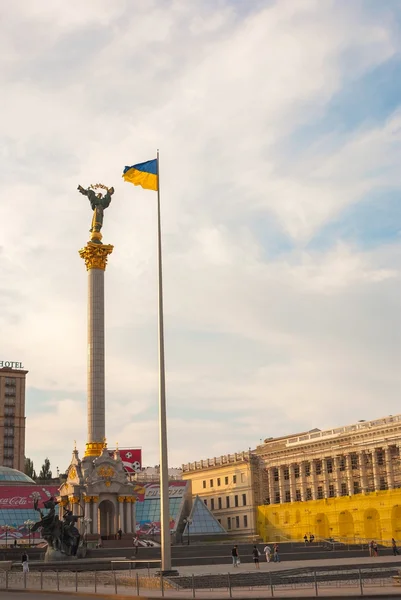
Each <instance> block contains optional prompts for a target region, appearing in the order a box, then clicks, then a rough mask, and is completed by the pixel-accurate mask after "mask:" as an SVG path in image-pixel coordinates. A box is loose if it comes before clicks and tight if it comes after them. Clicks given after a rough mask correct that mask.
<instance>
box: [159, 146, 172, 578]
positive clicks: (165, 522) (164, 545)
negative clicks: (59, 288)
mask: <svg viewBox="0 0 401 600" xmlns="http://www.w3.org/2000/svg"><path fill="white" fill-rule="evenodd" d="M157 263H158V276H159V277H158V279H159V287H158V298H159V441H160V522H161V526H160V529H161V559H162V561H161V570H162V571H170V570H171V539H170V507H169V485H168V456H167V416H166V373H165V363H164V324H163V269H162V235H161V218H160V162H159V150H158V151H157Z"/></svg>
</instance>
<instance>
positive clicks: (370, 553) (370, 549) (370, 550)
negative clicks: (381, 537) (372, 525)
mask: <svg viewBox="0 0 401 600" xmlns="http://www.w3.org/2000/svg"><path fill="white" fill-rule="evenodd" d="M369 556H373V540H372V541H371V542H369Z"/></svg>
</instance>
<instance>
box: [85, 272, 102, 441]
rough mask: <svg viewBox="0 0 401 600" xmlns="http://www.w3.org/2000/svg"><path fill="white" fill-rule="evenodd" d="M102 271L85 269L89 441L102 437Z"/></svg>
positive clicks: (99, 439)
mask: <svg viewBox="0 0 401 600" xmlns="http://www.w3.org/2000/svg"><path fill="white" fill-rule="evenodd" d="M104 360H105V359H104V271H103V270H102V269H90V270H89V271H88V402H87V404H88V406H87V408H88V439H87V441H88V443H103V442H104V439H105V433H106V432H105V379H104V369H105V363H104Z"/></svg>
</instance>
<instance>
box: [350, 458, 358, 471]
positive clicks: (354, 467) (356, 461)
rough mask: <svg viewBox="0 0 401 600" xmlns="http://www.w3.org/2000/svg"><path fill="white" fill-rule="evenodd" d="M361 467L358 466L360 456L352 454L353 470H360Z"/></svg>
mask: <svg viewBox="0 0 401 600" xmlns="http://www.w3.org/2000/svg"><path fill="white" fill-rule="evenodd" d="M358 467H359V465H358V455H357V454H351V469H352V470H353V471H355V470H356V469H358Z"/></svg>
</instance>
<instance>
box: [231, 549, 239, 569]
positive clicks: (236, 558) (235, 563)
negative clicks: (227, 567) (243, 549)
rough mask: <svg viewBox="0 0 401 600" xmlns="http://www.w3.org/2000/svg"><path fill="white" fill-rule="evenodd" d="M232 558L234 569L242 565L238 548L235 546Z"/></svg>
mask: <svg viewBox="0 0 401 600" xmlns="http://www.w3.org/2000/svg"><path fill="white" fill-rule="evenodd" d="M231 556H232V559H233V567H238V565H239V564H240V559H239V554H238V546H234V548H233V549H232V550H231Z"/></svg>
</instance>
